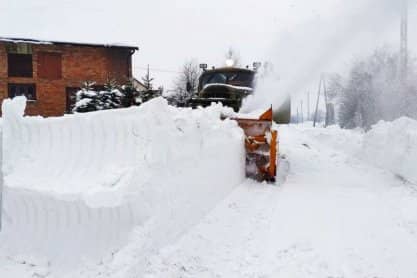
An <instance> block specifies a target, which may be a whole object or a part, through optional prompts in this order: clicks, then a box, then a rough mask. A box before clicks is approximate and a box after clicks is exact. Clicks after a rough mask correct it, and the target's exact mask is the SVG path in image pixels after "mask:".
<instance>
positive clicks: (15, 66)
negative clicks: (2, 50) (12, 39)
mask: <svg viewBox="0 0 417 278" xmlns="http://www.w3.org/2000/svg"><path fill="white" fill-rule="evenodd" d="M7 61H8V70H9V77H32V76H33V68H32V54H16V53H9V54H8V55H7Z"/></svg>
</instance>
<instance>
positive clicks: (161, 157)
mask: <svg viewBox="0 0 417 278" xmlns="http://www.w3.org/2000/svg"><path fill="white" fill-rule="evenodd" d="M25 104H26V101H25V99H24V98H15V99H13V100H6V101H4V103H3V119H4V121H3V135H2V139H3V148H2V149H3V165H2V168H3V173H4V196H3V197H4V198H3V207H4V209H3V216H4V218H5V220H4V222H3V228H4V230H3V231H2V232H1V234H0V248H3V249H5V250H8V252H9V253H13V254H31V255H32V254H36V255H41V256H44V257H45V258H47V260H54V261H61V262H65V263H68V262H69V261H71V260H70V259H69V258H74V260H80V259H82V258H80V256H79V254H85V257H86V258H93V259H96V258H101V257H102V256H105V255H106V254H110V252H111V251H114V250H117V249H118V248H120V247H121V246H123V244H124V243H126V242H127V239H128V234H129V233H130V232H131V231H132V230H133V228H134V227H136V226H141V225H144V224H145V223H150V222H152V223H153V224H152V227H154V228H153V229H154V232H153V233H152V232H151V233H150V234H149V238H148V239H149V240H152V241H158V242H160V243H161V244H162V243H163V242H164V241H169V240H170V238H173V237H177V236H179V235H180V234H181V233H182V232H184V231H186V230H187V229H188V228H190V226H192V225H194V224H195V223H196V221H198V219H200V218H201V217H202V216H203V215H204V214H205V213H207V212H208V211H209V210H210V209H212V208H213V207H214V206H215V205H216V203H217V202H219V201H220V200H221V199H223V198H224V197H225V196H226V195H227V194H228V193H229V192H230V191H231V190H232V189H233V188H234V187H235V186H237V185H238V184H240V183H241V182H242V180H243V179H244V175H245V173H244V164H245V154H244V140H243V132H242V131H241V129H240V128H239V127H238V126H237V124H236V122H234V121H232V120H224V121H222V120H220V114H221V113H222V111H223V110H224V109H225V108H223V107H221V106H215V105H213V106H211V107H208V108H206V109H197V110H191V109H177V108H174V107H171V106H169V105H168V104H167V102H166V101H165V100H164V99H162V98H158V99H154V100H152V101H150V102H148V103H146V104H144V105H142V106H140V107H133V108H128V109H119V110H108V111H99V112H93V113H85V114H74V115H66V116H64V117H57V118H42V117H24V116H23V111H24V105H25ZM153 235H155V236H157V237H158V239H156V238H152V236H153ZM71 254H72V255H73V256H71Z"/></svg>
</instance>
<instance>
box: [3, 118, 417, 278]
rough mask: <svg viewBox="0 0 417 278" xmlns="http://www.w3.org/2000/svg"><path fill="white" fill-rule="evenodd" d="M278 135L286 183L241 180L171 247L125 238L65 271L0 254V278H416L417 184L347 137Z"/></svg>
mask: <svg viewBox="0 0 417 278" xmlns="http://www.w3.org/2000/svg"><path fill="white" fill-rule="evenodd" d="M332 132H334V134H332ZM280 133H281V150H282V152H283V153H284V154H285V155H286V157H287V159H288V160H289V162H290V172H289V175H288V178H287V181H286V182H285V183H284V184H282V185H279V186H271V185H267V184H258V183H256V182H253V181H249V180H247V181H245V182H244V183H243V184H242V185H240V186H238V187H237V188H236V189H235V190H234V191H233V192H232V193H231V194H230V195H229V196H228V197H227V198H226V199H225V200H223V201H222V202H221V203H220V204H219V205H218V206H217V207H216V208H215V209H214V210H212V211H211V212H210V213H209V214H208V215H207V216H206V217H204V218H203V219H202V220H201V221H200V223H199V224H198V225H197V226H195V227H193V228H192V229H191V230H189V231H188V232H186V233H185V234H184V235H183V236H182V237H181V238H180V239H179V240H177V241H176V242H171V244H170V245H166V246H164V247H163V248H162V249H156V250H152V252H150V253H149V254H145V255H144V254H140V252H141V248H138V247H137V245H140V243H141V241H143V237H142V236H137V237H135V236H132V239H131V241H130V243H129V245H127V246H126V247H124V248H122V249H121V250H120V251H119V252H117V253H115V254H114V255H113V257H111V258H106V260H105V261H104V262H105V263H104V264H101V265H88V266H83V267H82V268H80V269H77V270H74V271H73V272H68V271H67V270H66V272H65V273H63V272H59V270H57V269H54V270H52V269H51V270H48V266H45V265H44V264H43V265H40V266H36V263H35V265H34V266H30V265H28V264H23V263H22V260H20V261H19V260H16V259H14V260H11V259H6V258H4V257H1V256H0V277H19V278H25V277H46V276H45V275H47V277H114V278H116V277H117V278H122V277H123V278H125V277H129V278H134V277H135V278H137V277H285V278H288V277H291V278H293V277H379V278H383V277H387V278H388V277H401V278H403V277H405V278H406V277H417V264H416V262H417V187H416V185H413V184H410V183H407V182H405V181H404V180H402V179H400V178H398V177H396V176H395V175H393V174H392V173H390V172H388V171H386V170H382V169H379V168H375V167H373V166H370V165H369V164H367V163H365V162H362V161H360V160H358V159H357V158H356V157H355V156H353V155H352V153H351V152H350V151H349V149H350V147H352V146H354V145H355V139H356V137H355V135H354V134H353V133H352V136H351V137H346V136H345V135H347V134H344V133H343V132H341V131H334V130H329V131H326V132H325V133H323V134H324V135H326V136H323V134H321V135H320V136H318V135H317V131H312V130H311V129H310V130H309V129H303V128H300V127H295V126H290V127H281V129H280ZM329 134H330V137H328V136H327V135H329ZM328 138H331V142H330V141H329V140H327V139H328ZM338 140H339V141H338ZM335 142H336V143H335ZM338 142H339V143H338ZM343 142H346V144H345V148H343V149H341V148H336V147H335V146H338V145H343V144H342V143H343ZM348 142H349V145H347V144H348ZM135 246H136V247H135ZM135 252H136V253H135ZM3 266H7V267H3ZM35 271H37V272H38V276H33V273H35ZM39 273H40V274H39ZM13 275H14V276H13ZM25 275H27V276H25Z"/></svg>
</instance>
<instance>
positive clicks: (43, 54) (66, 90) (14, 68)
mask: <svg viewBox="0 0 417 278" xmlns="http://www.w3.org/2000/svg"><path fill="white" fill-rule="evenodd" d="M136 50H138V48H137V47H134V46H120V45H100V44H84V43H71V42H54V41H38V40H32V39H15V38H2V37H0V101H2V100H3V99H5V98H9V97H14V96H17V95H25V96H26V97H27V99H28V104H27V108H26V114H28V115H42V116H60V115H63V114H64V113H66V112H70V111H71V107H72V105H73V104H74V101H75V98H74V95H75V92H76V91H77V90H78V89H79V87H80V84H81V83H82V82H84V81H86V80H91V81H95V82H96V84H97V85H98V87H100V86H103V85H104V84H105V82H106V81H107V80H108V79H109V78H111V79H115V80H116V81H117V82H119V83H120V84H123V83H125V82H126V81H127V80H129V79H130V78H131V77H132V54H133V53H134V52H135V51H136Z"/></svg>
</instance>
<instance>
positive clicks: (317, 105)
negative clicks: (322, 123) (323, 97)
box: [313, 76, 323, 127]
mask: <svg viewBox="0 0 417 278" xmlns="http://www.w3.org/2000/svg"><path fill="white" fill-rule="evenodd" d="M322 82H323V76H321V77H320V82H319V89H318V91H317V101H316V110H315V112H314V121H313V127H316V123H317V113H318V110H319V101H320V93H321V83H322Z"/></svg>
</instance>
